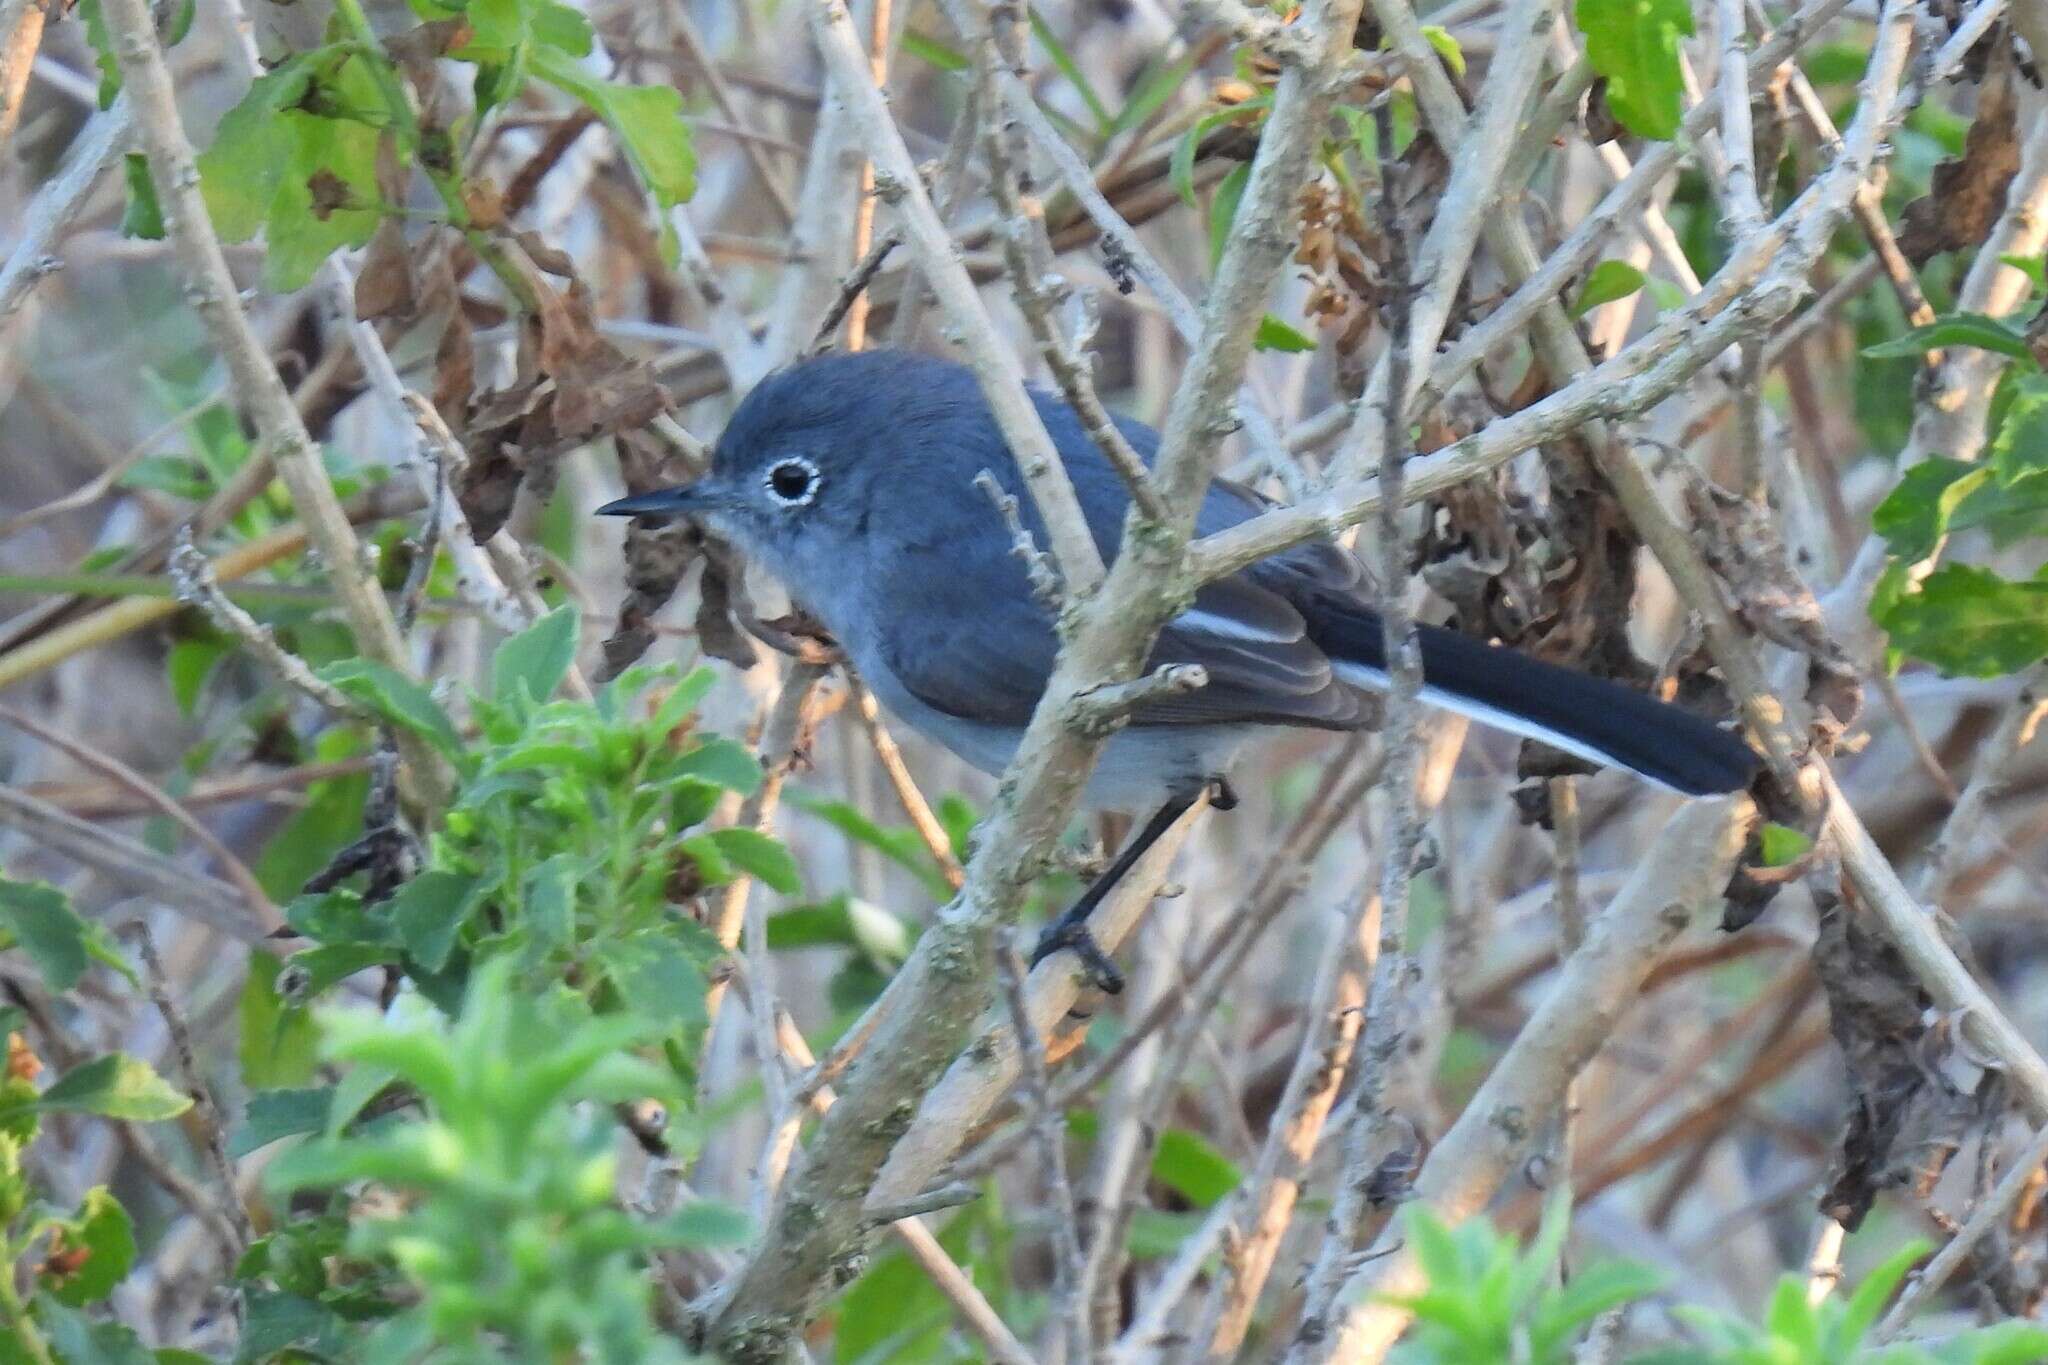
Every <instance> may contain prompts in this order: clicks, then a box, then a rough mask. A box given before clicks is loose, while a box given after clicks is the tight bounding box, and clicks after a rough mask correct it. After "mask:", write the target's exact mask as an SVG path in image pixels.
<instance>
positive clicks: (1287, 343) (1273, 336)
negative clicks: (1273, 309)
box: [1252, 313, 1316, 355]
mask: <svg viewBox="0 0 2048 1365" xmlns="http://www.w3.org/2000/svg"><path fill="white" fill-rule="evenodd" d="M1252 345H1253V346H1255V347H1257V348H1258V349H1259V350H1261V351H1285V352H1287V353H1288V354H1290V355H1299V354H1301V353H1302V352H1304V351H1313V350H1314V349H1315V348H1316V339H1315V338H1314V337H1312V336H1309V335H1308V334H1307V333H1306V332H1303V331H1301V330H1300V329H1298V328H1295V327H1290V326H1289V325H1288V324H1286V323H1285V322H1282V321H1281V320H1280V319H1279V318H1276V317H1274V316H1273V315H1272V314H1271V313H1268V314H1266V315H1265V316H1264V317H1262V318H1260V319H1259V330H1258V331H1256V332H1254V333H1252Z"/></svg>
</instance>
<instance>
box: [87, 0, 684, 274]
mask: <svg viewBox="0 0 2048 1365" xmlns="http://www.w3.org/2000/svg"><path fill="white" fill-rule="evenodd" d="M88 4H92V5H93V8H91V9H90V10H89V11H88V15H87V18H88V23H89V32H90V35H91V37H92V39H93V41H94V43H95V45H96V46H97V47H98V48H99V50H100V53H101V57H102V60H101V66H102V71H103V73H105V74H104V78H103V83H102V98H103V99H110V98H111V95H112V92H113V91H114V90H116V89H118V68H117V67H116V66H115V64H114V63H113V60H112V58H111V56H110V55H109V54H110V52H111V46H110V38H109V35H108V34H107V33H106V32H105V29H104V25H103V24H102V23H100V21H99V15H98V10H97V7H96V3H95V0H88ZM412 10H413V12H414V14H415V15H416V16H417V17H418V18H419V19H421V20H422V21H423V22H422V24H421V25H420V26H419V27H418V28H416V29H414V30H413V31H412V32H410V33H407V34H403V35H400V36H399V37H397V38H395V39H392V40H389V41H385V40H382V39H380V37H379V36H378V35H377V33H376V32H375V31H374V30H373V29H372V27H371V25H370V23H369V20H368V18H367V17H366V15H365V13H364V11H363V8H362V6H361V4H360V0H338V3H337V4H336V6H335V9H334V14H333V16H332V18H331V19H330V20H329V23H328V27H327V30H326V33H325V35H324V40H323V42H322V43H321V44H320V45H319V46H317V47H314V48H311V49H308V50H306V51H301V52H294V53H292V54H291V55H289V56H288V57H286V58H285V59H284V60H282V61H281V62H279V63H277V64H276V65H275V66H273V67H271V68H270V69H269V70H267V71H266V72H264V73H263V74H262V75H259V76H258V77H257V78H256V79H255V81H254V82H253V83H252V84H251V85H250V87H249V90H248V93H247V94H245V95H244V96H243V98H242V100H241V102H240V103H238V104H237V105H236V106H235V107H234V108H233V109H231V110H229V111H228V113H227V115H226V116H225V117H224V118H223V119H222V120H221V123H220V126H219V129H218V130H217V132H216V134H215V137H214V140H213V143H212V145H211V146H209V147H208V148H207V150H206V152H205V153H204V154H203V155H202V156H201V157H200V159H199V172H200V188H201V190H202V191H203V192H204V194H205V196H206V201H207V210H208V213H209V214H210V215H211V216H212V218H213V222H214V227H215V230H216V231H217V232H218V233H219V234H220V236H221V237H222V239H223V240H226V241H244V240H246V239H248V238H250V237H253V236H254V235H256V233H257V232H258V231H261V232H262V233H263V235H264V239H265V242H266V244H267V247H268V252H267V255H266V257H265V263H266V264H265V272H266V282H267V283H268V284H269V286H270V287H271V288H273V289H275V290H278V291H280V292H282V291H287V290H292V289H297V288H299V287H301V286H303V285H304V284H305V283H306V282H307V281H308V280H310V279H311V278H312V276H313V272H314V271H315V270H316V269H318V268H319V266H320V265H321V263H322V262H324V261H325V260H326V259H327V257H328V256H329V255H331V254H332V253H333V252H334V251H335V250H337V249H339V248H343V247H360V246H362V245H364V244H365V243H366V242H368V241H369V239H370V236H371V234H372V233H373V232H374V231H375V230H376V228H377V225H378V224H379V223H380V222H381V221H383V220H384V219H385V218H386V217H388V216H402V217H429V218H432V217H435V216H437V215H434V214H421V213H419V212H418V211H417V210H415V209H413V208H411V207H410V206H409V205H408V203H407V202H406V201H407V197H408V196H407V189H408V187H409V184H410V181H411V174H412V171H413V170H415V169H416V170H418V171H419V172H421V173H423V174H424V175H425V177H426V179H427V181H428V183H429V184H430V185H431V186H432V188H433V190H434V192H435V194H436V196H437V197H438V198H439V200H440V204H441V208H440V210H439V214H438V216H439V217H440V218H441V220H442V221H446V222H447V223H449V224H450V225H452V226H454V227H456V228H458V229H460V230H462V231H464V232H465V233H468V234H469V235H470V237H471V240H472V243H473V244H476V245H478V246H479V247H480V249H483V254H484V256H485V259H486V260H487V261H492V262H493V263H494V264H495V258H494V257H493V255H492V253H491V252H490V251H489V250H488V247H487V238H488V235H489V234H490V233H491V232H492V231H494V230H495V229H496V228H497V227H498V226H499V225H498V223H497V222H496V221H495V212H494V210H493V209H492V208H490V207H489V205H490V204H491V202H492V200H493V198H494V196H493V195H492V194H490V193H489V192H487V191H485V190H484V189H483V187H480V186H478V185H475V184H472V183H471V182H470V181H469V179H468V178H467V177H466V174H465V171H464V169H463V158H464V154H465V153H466V152H467V151H468V150H469V149H470V148H472V147H473V146H475V145H476V140H477V134H478V132H479V130H480V129H481V127H482V125H483V122H484V120H485V119H486V118H487V117H488V116H489V114H490V113H491V111H492V110H493V109H495V108H498V107H500V106H503V105H505V104H508V103H509V102H511V101H512V100H513V99H515V98H516V97H518V96H519V95H520V94H521V92H522V91H523V90H524V89H525V88H526V84H527V81H528V79H529V77H530V78H532V79H535V80H538V81H540V82H542V83H544V84H546V85H550V86H553V87H554V88H555V89H557V90H560V91H561V92H562V93H564V94H566V95H568V96H569V97H570V98H572V99H574V100H576V101H577V102H578V103H580V104H582V105H584V106H586V107H587V108H589V109H590V111H591V112H592V113H594V114H596V115H597V116H598V117H599V118H600V119H602V120H603V121H604V122H605V124H606V125H607V126H608V127H609V128H610V129H611V131H612V133H613V134H614V136H616V137H617V139H618V142H619V146H620V148H621V149H622V151H623V153H624V155H625V158H626V161H627V162H628V164H629V165H631V167H632V168H633V171H634V174H635V175H636V176H637V177H638V178H639V180H640V182H641V184H642V185H643V187H644V188H645V189H646V191H647V193H648V195H649V196H650V197H651V199H652V200H653V202H654V204H655V206H656V207H657V208H658V209H659V210H661V211H662V213H663V218H664V221H663V223H662V225H661V228H662V241H663V244H664V247H665V248H666V249H667V250H668V251H669V253H670V258H671V260H673V253H674V249H675V241H674V229H673V228H672V227H670V226H669V225H668V224H667V222H666V211H667V210H668V209H669V208H672V207H673V206H674V205H676V204H678V203H681V202H682V201H684V200H686V199H688V198H689V197H690V196H691V194H692V193H694V192H695V189H696V171H697V163H696V153H695V150H694V148H693V146H692V143H691V139H690V131H689V126H688V125H687V124H686V123H685V122H684V121H683V117H682V97H681V96H680V95H679V94H678V93H677V92H676V91H675V90H674V89H673V88H671V87H669V86H665V85H652V86H640V85H631V84H627V83H623V82H618V81H611V80H605V79H602V78H600V77H597V76H595V75H592V74H591V73H590V72H589V71H588V70H587V69H586V68H585V66H584V64H583V63H584V59H585V58H587V57H589V56H590V54H591V51H592V46H593V37H592V32H591V28H590V23H589V20H587V19H586V18H585V17H584V16H583V15H582V13H581V12H579V11H577V10H575V9H572V8H570V7H569V6H567V5H563V4H559V3H556V0H474V3H470V4H466V5H463V4H436V3H433V0H412ZM190 13H191V6H190V5H189V4H188V5H187V6H186V7H185V10H184V14H185V16H186V19H185V22H187V23H189V15H190ZM444 57H445V58H447V59H450V60H453V61H457V62H465V63H468V64H470V65H471V66H473V67H474V68H475V75H474V78H473V80H472V82H471V85H472V90H473V92H474V105H473V107H472V108H471V109H470V110H469V111H468V112H467V113H466V114H464V115H463V116H462V117H460V118H458V119H455V120H454V121H452V122H451V123H449V124H448V125H446V126H439V125H436V124H434V123H432V122H430V121H427V120H425V119H423V118H422V115H421V110H423V109H425V110H433V109H435V108H437V107H438V105H439V102H438V101H434V100H430V99H428V98H425V95H426V92H425V91H424V90H423V91H421V92H420V95H419V96H417V97H416V96H415V94H414V93H413V92H412V91H411V90H409V89H408V85H407V80H408V76H409V75H410V74H412V73H422V78H423V79H432V75H431V73H432V72H433V70H434V61H435V59H438V58H444ZM128 169H129V175H128V186H129V192H130V200H131V202H130V206H129V210H128V214H127V216H126V218H125V219H124V224H123V225H124V228H125V230H127V231H128V232H130V233H131V234H132V235H135V236H141V237H161V236H162V235H163V215H162V211H161V208H160V207H159V205H158V203H157V200H156V196H155V193H154V189H153V187H152V184H151V180H150V177H149V174H148V171H147V167H146V166H144V165H142V164H140V163H139V161H137V160H135V159H131V161H130V163H129V168H128ZM508 273H509V272H508ZM508 283H511V281H509V280H508Z"/></svg>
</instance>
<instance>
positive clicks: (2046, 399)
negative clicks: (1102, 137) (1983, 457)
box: [1990, 374, 2048, 486]
mask: <svg viewBox="0 0 2048 1365" xmlns="http://www.w3.org/2000/svg"><path fill="white" fill-rule="evenodd" d="M1990 463H1991V468H1992V471H1993V472H1994V473H1996V474H1997V475H1998V481H1999V482H2000V483H2001V484H2005V485H2007V486H2011V485H2012V484H2013V483H2015V482H2017V481H2018V480H2020V479H2023V478H2025V477H2026V476H2027V475H2029V474H2038V473H2040V472H2042V471H2043V470H2048V375H2040V374H2022V375H2020V376H2018V377H2017V378H2016V379H2015V380H2014V382H2013V385H2012V398H2011V401H2010V402H2009V403H2008V404H2007V405H2006V409H2005V419H2004V420H2003V421H2001V422H2000V423H1999V424H1998V434H1997V435H1995V436H1993V437H1992V438H1991V454H1990Z"/></svg>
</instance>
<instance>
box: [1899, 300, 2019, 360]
mask: <svg viewBox="0 0 2048 1365" xmlns="http://www.w3.org/2000/svg"><path fill="white" fill-rule="evenodd" d="M1949 346H1974V347H1976V348H1977V349H1978V350H1980V351H1995V352H1997V353H1998V354H1999V355H2009V356H2011V357H2012V358H2013V359H2015V360H2020V361H2024V362H2026V363H2027V364H2029V365H2031V364H2032V363H2033V359H2034V353H2033V352H2032V351H2030V350H2028V349H2027V338H2026V336H2025V335H2024V334H2023V333H2021V332H2020V331H2019V330H2018V329H2017V328H2014V327H2012V326H2010V325H2008V324H2006V323H2004V322H2000V321H1999V320H1998V319H1997V318H1991V317H1986V316H1984V315H1983V314H1982V313H1949V314H1947V315H1945V316H1943V317H1938V318H1936V319H1935V320H1934V321H1932V322H1929V323H1924V324H1922V325H1921V326H1919V327H1914V328H1912V329H1910V330H1908V331H1906V332H1904V333H1902V334H1901V335H1899V336H1895V337H1893V338H1892V339H1891V340H1889V341H1880V342H1878V343H1877V344H1876V345H1874V346H1865V347H1864V348H1863V354H1864V355H1866V356H1868V357H1869V358H1871V359H1872V360H1888V359H1892V358H1894V357H1906V358H1913V357H1917V356H1920V355H1924V354H1925V353H1926V352H1928V351H1939V350H1942V349H1944V348H1946V347H1949Z"/></svg>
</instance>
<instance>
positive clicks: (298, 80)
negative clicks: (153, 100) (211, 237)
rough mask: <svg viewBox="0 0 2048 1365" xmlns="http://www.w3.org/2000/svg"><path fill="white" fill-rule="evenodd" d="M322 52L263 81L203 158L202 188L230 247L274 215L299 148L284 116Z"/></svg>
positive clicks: (225, 121)
mask: <svg viewBox="0 0 2048 1365" xmlns="http://www.w3.org/2000/svg"><path fill="white" fill-rule="evenodd" d="M322 55H323V54H322V53H320V52H302V53H297V54H295V55H293V56H291V57H287V58H286V59H285V60H284V61H282V62H280V63H278V64H277V65H276V66H274V67H272V68H271V69H270V70H269V71H266V72H264V73H263V74H262V75H261V76H258V77H257V78H256V80H255V81H254V83H252V84H251V85H250V87H249V90H248V93H247V94H245V95H243V96H242V99H241V102H240V103H239V104H237V105H236V106H235V107H234V108H232V109H230V110H228V112H227V114H226V115H225V116H224V117H223V118H222V119H221V121H220V127H219V128H218V129H217V130H215V132H214V135H213V145H212V146H210V147H208V148H207V149H206V150H205V151H204V152H203V153H201V154H200V157H199V189H200V192H201V193H202V194H203V195H204V196H205V198H206V213H207V216H208V217H209V218H211V219H212V220H213V230H214V231H215V232H216V233H218V234H219V235H220V238H221V240H222V241H225V242H244V241H247V240H248V239H249V238H251V237H253V236H255V235H256V232H257V230H258V229H260V228H261V227H262V226H263V223H264V220H265V219H267V218H268V217H269V216H270V206H271V204H272V203H273V202H274V201H275V200H276V199H277V192H278V186H279V185H280V184H282V183H283V181H284V177H285V170H286V166H287V163H288V162H289V161H290V159H291V156H292V153H293V151H294V150H295V149H296V147H297V137H296V134H295V132H294V130H293V129H290V128H287V127H286V126H285V125H284V123H283V121H282V118H281V116H282V115H283V113H284V111H285V110H287V109H290V108H292V107H294V106H295V105H297V104H298V103H299V101H301V100H302V99H304V98H305V97H306V93H307V91H308V90H310V89H311V88H312V85H313V73H314V69H315V63H316V61H317V60H319V59H320V58H321V57H322Z"/></svg>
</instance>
